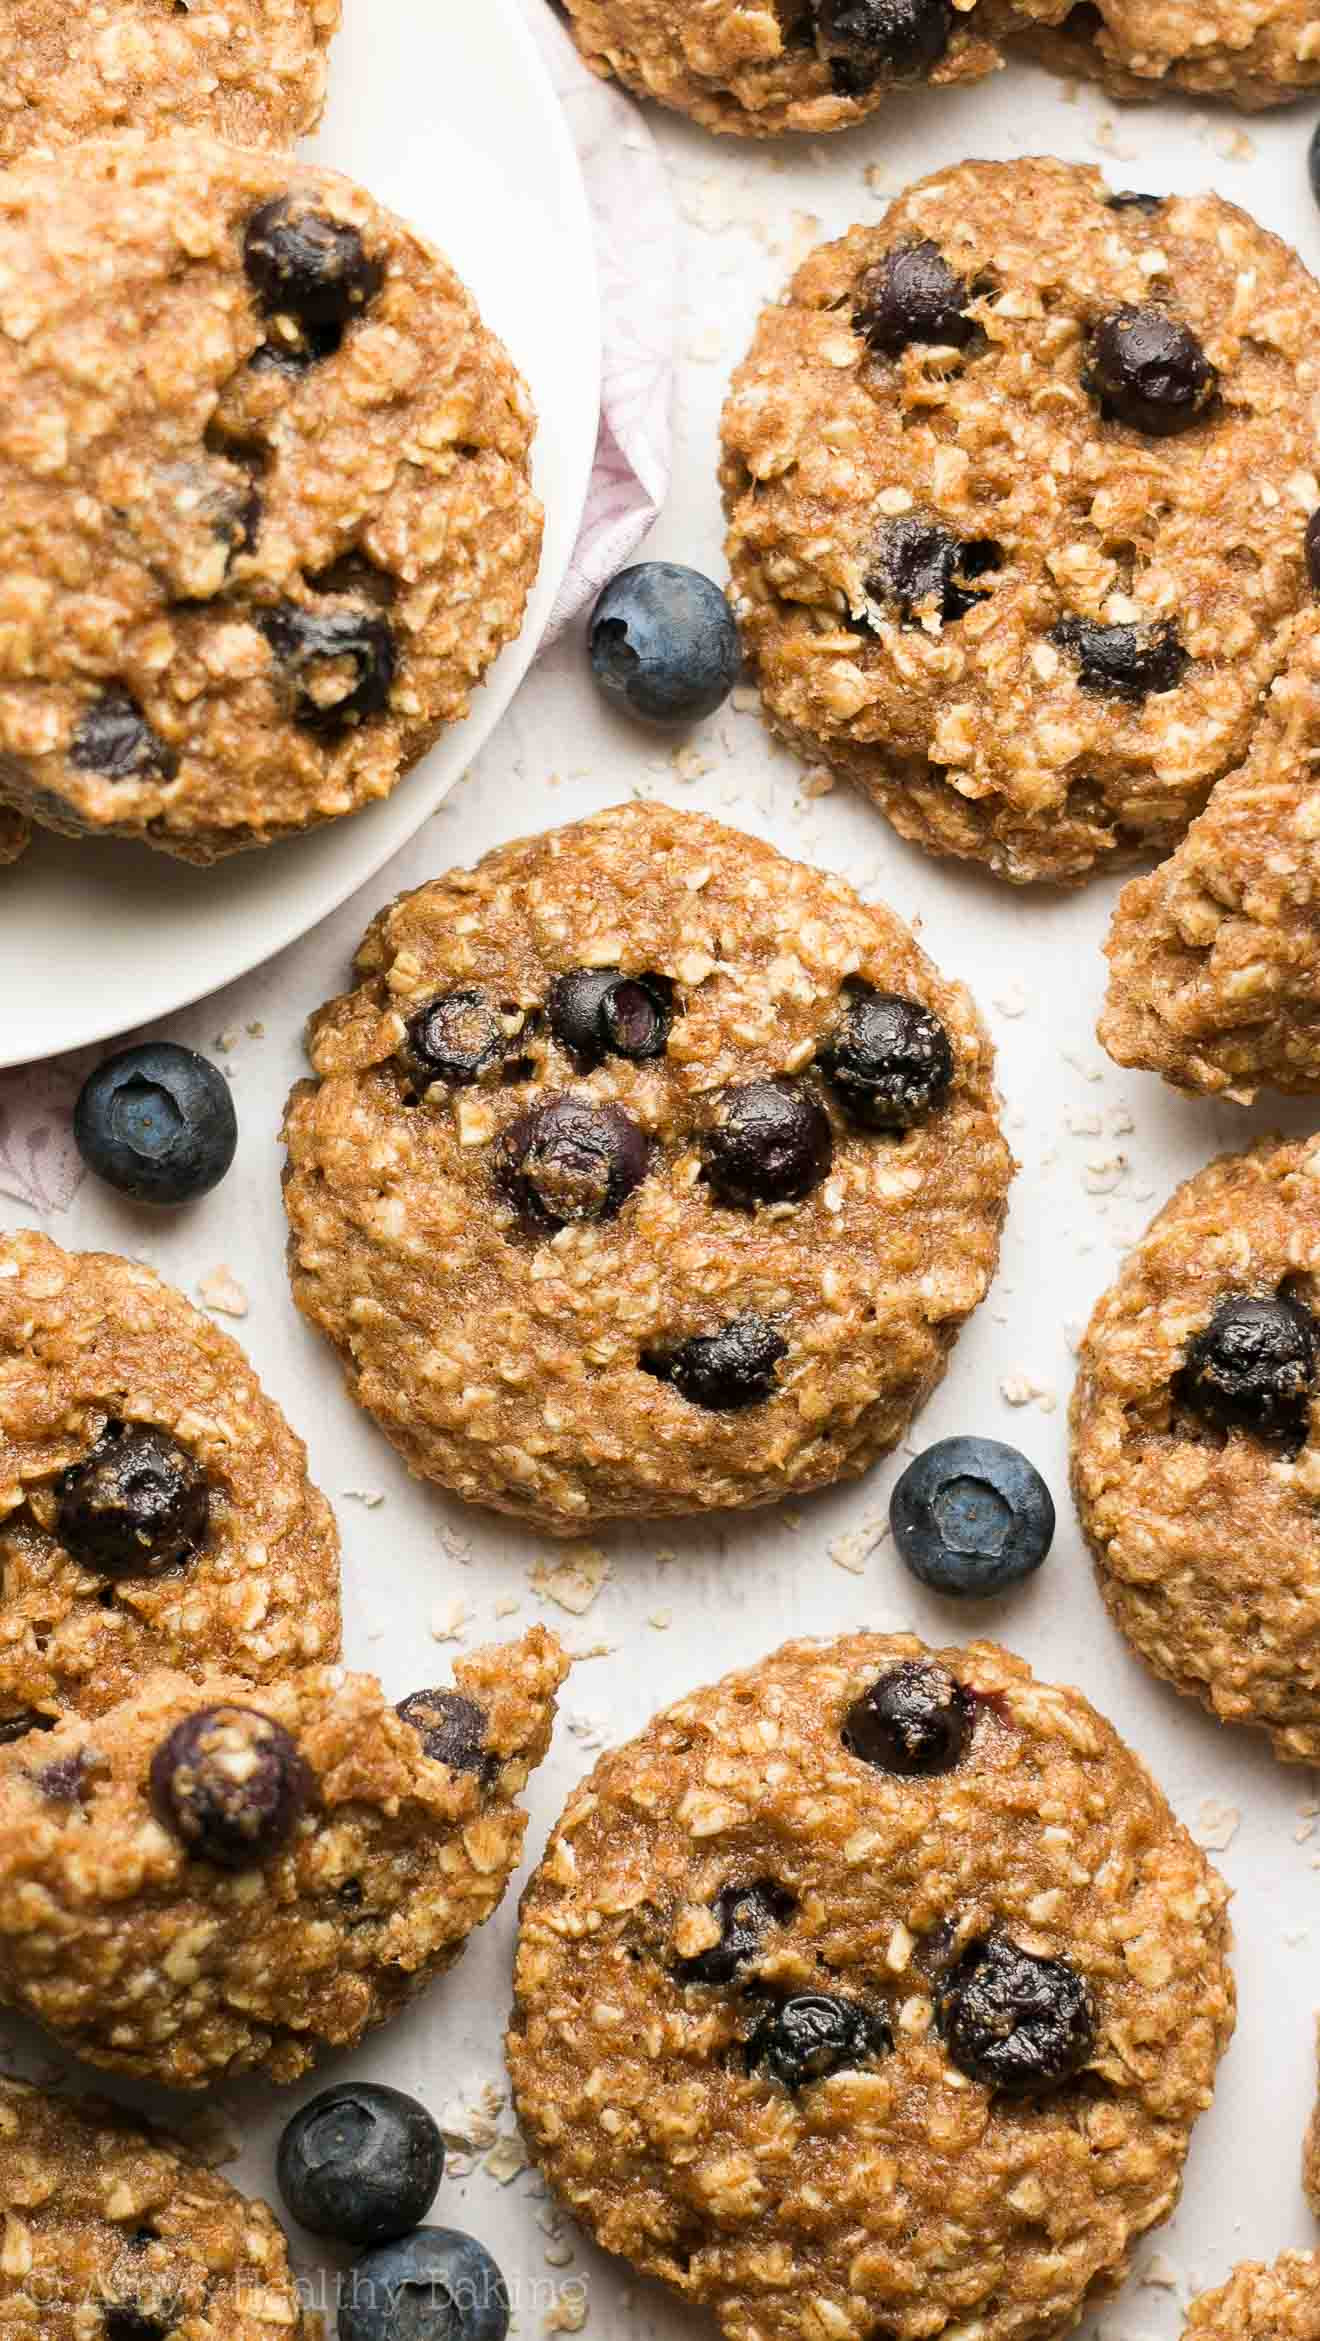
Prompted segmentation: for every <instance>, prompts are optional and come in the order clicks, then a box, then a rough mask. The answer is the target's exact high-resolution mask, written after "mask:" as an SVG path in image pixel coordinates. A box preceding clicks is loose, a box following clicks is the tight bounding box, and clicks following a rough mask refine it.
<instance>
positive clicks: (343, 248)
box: [243, 195, 385, 332]
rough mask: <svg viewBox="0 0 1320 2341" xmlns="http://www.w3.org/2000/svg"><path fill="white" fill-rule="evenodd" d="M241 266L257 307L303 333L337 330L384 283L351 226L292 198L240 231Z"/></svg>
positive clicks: (267, 206) (276, 202) (265, 208)
mask: <svg viewBox="0 0 1320 2341" xmlns="http://www.w3.org/2000/svg"><path fill="white" fill-rule="evenodd" d="M243 266H244V269H245V270H246V272H247V277H248V282H249V283H250V284H251V285H252V287H253V289H254V291H255V292H256V293H257V294H258V295H259V296H260V299H261V303H262V306H263V308H265V309H267V310H270V311H272V312H280V313H282V314H284V315H286V316H290V317H294V318H296V319H297V321H298V323H299V325H301V326H303V327H304V328H305V329H306V330H308V331H321V332H324V331H327V330H334V329H339V330H342V328H343V327H344V326H345V325H347V324H348V323H349V321H350V319H351V318H353V317H355V316H360V315H361V313H362V311H363V310H364V309H365V308H366V307H367V305H368V303H369V302H370V301H371V300H372V299H373V298H374V296H375V295H376V293H378V292H379V290H380V287H381V285H382V284H383V282H384V279H385V271H384V268H383V267H382V265H381V263H380V261H379V260H373V259H371V258H370V257H369V255H368V253H367V251H366V249H365V246H364V245H363V242H362V238H361V236H360V234H359V233H358V230H357V229H356V228H355V227H353V226H352V225H351V224H350V223H349V222H348V221H347V220H337V219H331V218H330V216H329V214H328V213H326V212H322V211H315V210H313V209H312V208H311V207H310V205H308V204H307V203H306V202H305V201H303V200H301V199H299V198H298V197H296V196H292V195H278V196H276V197H275V198H274V199H273V201H272V202H270V203H263V204H262V205H261V207H260V209H259V210H257V211H254V212H253V214H252V216H251V218H250V219H249V221H248V223H247V226H246V228H245V229H244V232H243Z"/></svg>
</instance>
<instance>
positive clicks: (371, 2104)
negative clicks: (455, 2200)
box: [275, 2081, 445, 2243]
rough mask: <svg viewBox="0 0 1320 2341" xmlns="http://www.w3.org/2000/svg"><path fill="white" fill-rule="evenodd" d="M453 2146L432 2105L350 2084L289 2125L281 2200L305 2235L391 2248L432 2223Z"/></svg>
mask: <svg viewBox="0 0 1320 2341" xmlns="http://www.w3.org/2000/svg"><path fill="white" fill-rule="evenodd" d="M444 2167H445V2143H444V2139H443V2138H442V2137H441V2135H440V2132H439V2130H438V2129H437V2127H436V2125H435V2123H434V2122H433V2121H432V2119H431V2116H430V2114H429V2113H428V2112H427V2110H426V2107H425V2106H424V2105H419V2104H418V2102H417V2100H416V2098H415V2097H405V2096H404V2094H403V2091H402V2090H401V2089H385V2088H382V2087H381V2086H380V2084H379V2083H377V2082H373V2081H343V2082H340V2083H339V2084H338V2086H337V2087H335V2088H333V2089H323V2090H322V2091H321V2093H320V2096H319V2097H313V2098H310V2099H309V2100H308V2103H307V2104H306V2105H304V2106H302V2107H301V2108H300V2109H299V2111H298V2112H297V2113H296V2114H295V2115H294V2117H293V2119H292V2121H291V2122H288V2123H287V2124H286V2125H285V2128H284V2131H283V2133H282V2135H281V2138H280V2143H279V2149H278V2152H277V2154H276V2159H275V2175H276V2178H277V2179H278V2181H279V2189H280V2193H281V2194H282V2195H283V2197H284V2200H285V2202H286V2203H287V2204H288V2207H289V2209H290V2211H291V2212H292V2213H293V2216H294V2218H295V2219H296V2220H297V2221H298V2224H299V2226H300V2227H306V2228H308V2229H310V2231H311V2233H312V2234H313V2235H328V2236H333V2237H334V2239H335V2240H336V2241H337V2242H339V2243H389V2242H391V2241H392V2240H393V2238H394V2237H395V2236H400V2235H407V2233H408V2232H409V2230H410V2228H414V2227H416V2226H418V2225H419V2223H420V2222H421V2221H422V2220H423V2219H425V2217H426V2214H427V2212H428V2211H429V2210H430V2208H431V2205H432V2203H433V2202H434V2201H435V2197H436V2189H437V2188H438V2186H439V2184H440V2180H441V2177H442V2175H443V2173H444Z"/></svg>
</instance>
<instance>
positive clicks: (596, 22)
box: [568, 0, 1002, 138]
mask: <svg viewBox="0 0 1320 2341" xmlns="http://www.w3.org/2000/svg"><path fill="white" fill-rule="evenodd" d="M989 15H990V11H989V10H988V9H987V8H985V7H979V6H978V5H977V0H957V4H956V5H955V0H568V21H569V29H570V31H571V32H572V34H573V37H574V39H575V40H576V42H577V44H578V47H579V48H580V49H581V51H582V54H583V56H584V57H585V58H586V60H587V63H588V64H589V65H590V66H591V67H592V68H593V69H594V71H595V72H597V73H599V74H601V75H602V76H609V75H611V74H613V75H614V76H615V77H616V78H617V79H618V80H619V81H621V82H623V83H624V85H625V87H626V88H628V89H630V90H633V91H635V92H636V94H637V96H638V97H644V98H656V99H658V100H659V102H660V104H661V105H665V106H673V107H675V108H676V109H677V111H678V112H679V113H681V114H689V115H690V116H691V117H692V120H693V121H694V122H700V123H701V124H702V125H703V127H704V128H705V129H707V130H724V131H733V132H735V133H737V134H738V135H739V136H741V137H744V138H769V137H772V136H775V135H777V134H778V133H779V132H780V131H783V130H805V131H810V132H812V133H817V132H820V131H822V130H846V129H847V128H848V127H849V125H850V124H852V123H854V122H860V121H862V120H864V118H865V116H866V115H867V114H869V113H871V112H873V111H874V109H875V107H876V106H878V105H880V104H882V103H883V101H884V100H885V99H886V98H887V97H889V96H891V95H892V93H893V91H894V90H895V89H896V88H902V87H905V86H908V85H910V84H912V83H913V82H935V83H944V82H958V81H969V80H974V79H976V78H977V76H979V75H981V74H985V73H990V72H992V71H993V70H994V68H995V67H996V66H997V65H999V64H1000V63H1001V62H1002V59H1001V56H1000V51H999V47H998V44H997V42H996V40H995V38H994V36H993V34H992V32H991V31H990V29H989V24H988V19H989Z"/></svg>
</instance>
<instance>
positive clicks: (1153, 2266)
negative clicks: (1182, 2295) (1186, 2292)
mask: <svg viewBox="0 0 1320 2341" xmlns="http://www.w3.org/2000/svg"><path fill="white" fill-rule="evenodd" d="M1181 2281H1182V2279H1181V2277H1180V2276H1179V2274H1178V2271H1177V2269H1176V2268H1175V2267H1174V2264H1173V2262H1172V2260H1170V2259H1166V2257H1165V2255H1164V2253H1163V2252H1152V2253H1151V2255H1150V2258H1149V2259H1148V2260H1147V2262H1146V2265H1145V2267H1144V2268H1143V2269H1142V2270H1141V2272H1140V2274H1139V2275H1138V2277H1137V2282H1138V2284H1150V2285H1154V2286H1156V2287H1157V2288H1158V2289H1159V2290H1160V2291H1161V2292H1176V2291H1177V2290H1178V2286H1179V2284H1180V2283H1181Z"/></svg>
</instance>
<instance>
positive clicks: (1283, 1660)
mask: <svg viewBox="0 0 1320 2341" xmlns="http://www.w3.org/2000/svg"><path fill="white" fill-rule="evenodd" d="M1317 1306H1320V1147H1318V1146H1317V1145H1316V1142H1315V1141H1314V1140H1313V1139H1305V1140H1302V1141H1300V1142H1298V1143H1296V1144H1289V1145H1283V1144H1280V1143H1279V1142H1278V1141H1277V1140H1275V1139H1265V1140H1263V1141H1262V1142H1261V1143H1260V1144H1259V1145H1256V1146H1253V1147H1251V1148H1250V1149H1249V1150H1248V1151H1247V1152H1246V1153H1243V1154H1225V1155H1221V1156H1220V1158H1219V1160H1218V1161H1217V1162H1212V1163H1211V1164H1210V1165H1209V1166H1208V1168H1207V1169H1205V1170H1203V1171H1200V1172H1198V1173H1197V1175H1196V1177H1195V1178H1192V1179H1189V1180H1188V1181H1187V1182H1186V1184H1185V1185H1184V1186H1182V1187H1180V1188H1179V1189H1178V1191H1177V1193H1176V1194H1175V1195H1174V1196H1173V1197H1172V1199H1171V1200H1170V1201H1169V1202H1168V1203H1166V1205H1165V1207H1164V1209H1163V1210H1162V1211H1161V1212H1160V1213H1159V1215H1158V1217H1157V1218H1156V1219H1155V1220H1154V1221H1153V1222H1152V1224H1151V1226H1150V1227H1149V1229H1148V1230H1147V1232H1146V1234H1145V1236H1144V1237H1143V1238H1142V1240H1141V1242H1140V1243H1139V1244H1138V1245H1137V1246H1136V1247H1135V1249H1134V1250H1133V1251H1131V1252H1130V1253H1129V1254H1128V1256H1127V1259H1126V1260H1125V1262H1124V1264H1123V1267H1122V1270H1121V1271H1120V1274H1119V1277H1118V1280H1117V1282H1116V1283H1115V1284H1113V1285H1112V1286H1111V1287H1110V1289H1109V1291H1108V1292H1107V1293H1106V1294H1105V1295H1104V1297H1103V1298H1102V1299H1101V1300H1100V1302H1099V1303H1098V1305H1097V1307H1096V1311H1095V1314H1094V1316H1093V1317H1092V1319H1091V1323H1090V1326H1089V1329H1088V1331H1087V1334H1086V1338H1085V1341H1084V1342H1083V1345H1082V1351H1081V1362H1080V1368H1079V1372H1078V1378H1077V1386H1076V1389H1075V1391H1074V1394H1073V1402H1072V1441H1073V1448H1072V1454H1073V1486H1074V1492H1075V1494H1076V1498H1077V1506H1078V1510H1079V1512H1080V1514H1081V1519H1082V1525H1083V1527H1084V1529H1085V1531H1086V1534H1087V1537H1088V1539H1089V1541H1090V1544H1091V1549H1092V1551H1093V1553H1094V1556H1095V1561H1096V1567H1097V1570H1098V1572H1099V1578H1100V1588H1101V1591H1102V1593H1103V1594H1104V1597H1105V1600H1106V1602H1107V1603H1108V1605H1109V1608H1110V1610H1111V1612H1112V1614H1113V1617H1114V1619H1115V1622H1116V1623H1117V1625H1118V1626H1120V1627H1121V1629H1122V1631H1123V1632H1124V1633H1125V1634H1126V1636H1127V1638H1128V1640H1129V1641H1130V1642H1131V1643H1132V1645H1133V1647H1134V1648H1135V1649H1136V1650H1137V1651H1139V1652H1140V1654H1141V1656H1142V1657H1143V1658H1144V1659H1146V1660H1147V1662H1148V1664H1149V1665H1151V1666H1152V1667H1153V1668H1154V1670H1155V1672H1156V1673H1157V1674H1159V1675H1162V1676H1164V1678H1165V1680H1166V1681H1168V1682H1171V1683H1173V1684H1174V1686H1175V1687H1176V1688H1177V1689H1178V1690H1180V1691H1185V1692H1187V1693H1189V1694H1190V1695H1191V1696H1193V1697H1195V1698H1198V1699H1200V1700H1201V1701H1202V1702H1203V1704H1204V1705H1205V1706H1207V1707H1208V1708H1210V1710H1211V1711H1212V1713H1214V1714H1215V1715H1217V1716H1219V1717H1220V1719H1221V1721H1223V1722H1225V1723H1252V1724H1257V1725H1259V1726H1260V1728H1261V1729H1262V1730H1264V1731H1266V1732H1268V1734H1269V1737H1270V1740H1271V1742H1272V1744H1273V1748H1274V1753H1275V1755H1276V1756H1279V1757H1281V1758H1282V1759H1284V1760H1285V1761H1288V1762H1292V1763H1298V1764H1314V1763H1316V1762H1320V1593H1318V1592H1317V1586H1318V1585H1320V1510H1318V1506H1320V1413H1317V1412H1316V1410H1315V1408H1314V1404H1313V1401H1314V1396H1315V1390H1316V1370H1317V1363H1318V1362H1320V1326H1317V1322H1316V1310H1317Z"/></svg>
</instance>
